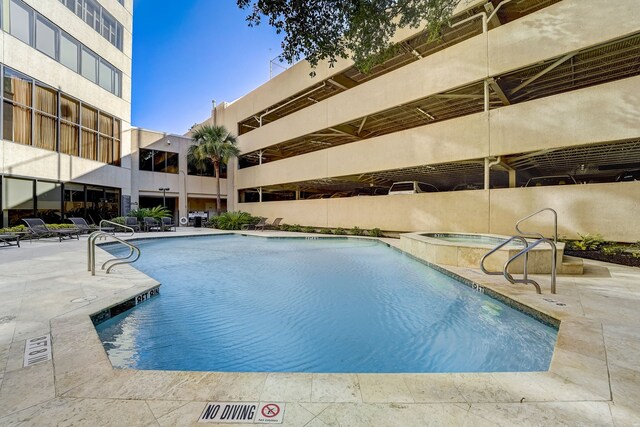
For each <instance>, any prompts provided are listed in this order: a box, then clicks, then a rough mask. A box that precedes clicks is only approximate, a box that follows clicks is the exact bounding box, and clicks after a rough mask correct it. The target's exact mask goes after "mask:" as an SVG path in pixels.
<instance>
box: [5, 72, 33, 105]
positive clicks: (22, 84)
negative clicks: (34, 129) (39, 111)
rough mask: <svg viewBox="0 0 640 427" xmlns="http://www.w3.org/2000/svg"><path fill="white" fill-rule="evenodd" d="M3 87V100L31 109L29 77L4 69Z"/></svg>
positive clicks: (30, 83)
mask: <svg viewBox="0 0 640 427" xmlns="http://www.w3.org/2000/svg"><path fill="white" fill-rule="evenodd" d="M3 86H4V97H5V99H10V100H11V101H13V102H17V103H19V104H22V105H25V106H27V107H31V87H32V80H31V78H30V77H27V76H25V75H23V74H20V73H17V72H15V71H13V70H10V69H9V68H7V67H5V69H4V84H3Z"/></svg>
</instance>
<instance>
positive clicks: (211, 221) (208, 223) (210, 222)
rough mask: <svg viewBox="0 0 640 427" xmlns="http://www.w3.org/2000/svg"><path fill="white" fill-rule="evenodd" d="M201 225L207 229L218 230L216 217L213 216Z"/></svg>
mask: <svg viewBox="0 0 640 427" xmlns="http://www.w3.org/2000/svg"><path fill="white" fill-rule="evenodd" d="M202 225H203V226H204V227H207V228H218V217H217V216H213V217H211V218H209V219H208V220H207V221H205V222H204V223H203V224H202Z"/></svg>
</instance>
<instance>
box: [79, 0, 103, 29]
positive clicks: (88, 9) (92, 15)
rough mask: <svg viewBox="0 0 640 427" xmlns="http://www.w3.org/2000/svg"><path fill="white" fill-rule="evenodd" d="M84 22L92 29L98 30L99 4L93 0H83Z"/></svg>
mask: <svg viewBox="0 0 640 427" xmlns="http://www.w3.org/2000/svg"><path fill="white" fill-rule="evenodd" d="M82 3H83V11H82V12H83V14H82V19H83V20H84V22H86V23H87V24H89V25H90V26H92V27H93V29H94V30H96V31H97V32H100V6H99V5H98V4H97V3H96V2H94V1H93V0H83V2H82Z"/></svg>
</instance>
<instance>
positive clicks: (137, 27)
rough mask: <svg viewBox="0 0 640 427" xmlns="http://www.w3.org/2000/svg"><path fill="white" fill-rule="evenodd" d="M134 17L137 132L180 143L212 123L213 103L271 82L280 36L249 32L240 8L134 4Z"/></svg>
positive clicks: (168, 0)
mask: <svg viewBox="0 0 640 427" xmlns="http://www.w3.org/2000/svg"><path fill="white" fill-rule="evenodd" d="M133 10H134V12H133V71H132V80H133V81H132V95H131V96H132V106H131V109H132V112H131V113H132V118H131V124H132V125H133V126H137V127H141V128H145V129H151V130H156V131H161V132H167V133H174V134H179V135H182V134H184V133H185V132H187V131H188V130H189V128H190V127H191V126H192V125H193V124H195V123H196V122H201V121H203V120H205V119H206V118H208V117H209V116H210V114H211V105H212V104H211V101H212V100H213V99H215V100H216V102H217V103H218V104H220V103H221V102H223V101H227V102H231V101H233V100H235V99H237V98H239V97H241V96H243V95H245V94H246V93H248V92H250V91H251V90H253V89H255V88H256V87H258V86H260V85H261V84H263V83H265V82H266V81H268V80H269V60H270V59H272V58H274V57H276V56H277V55H279V54H280V52H281V48H280V42H281V39H282V36H280V35H277V34H276V33H275V30H273V29H272V28H271V27H269V26H268V25H267V24H265V23H263V24H261V25H259V26H257V27H252V28H251V27H249V26H248V25H247V22H246V20H245V18H246V15H247V11H243V10H240V9H239V8H238V6H237V5H236V0H177V1H176V0H134V8H133ZM283 65H286V64H283ZM274 71H281V69H278V67H277V66H275V67H274Z"/></svg>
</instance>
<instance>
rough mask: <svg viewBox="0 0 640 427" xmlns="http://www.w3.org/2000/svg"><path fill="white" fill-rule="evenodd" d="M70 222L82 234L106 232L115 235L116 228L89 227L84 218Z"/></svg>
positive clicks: (73, 219) (70, 219)
mask: <svg viewBox="0 0 640 427" xmlns="http://www.w3.org/2000/svg"><path fill="white" fill-rule="evenodd" d="M69 221H71V222H72V223H73V225H75V226H76V228H77V229H78V230H79V231H80V234H84V233H93V232H94V231H98V230H100V231H104V232H107V233H112V234H113V233H115V228H113V227H98V226H96V225H89V224H88V223H87V221H86V220H85V219H84V218H69Z"/></svg>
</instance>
